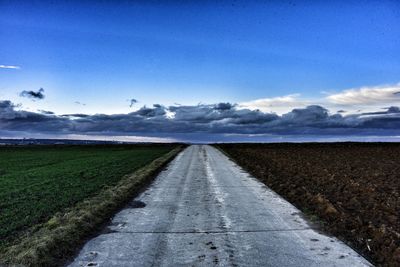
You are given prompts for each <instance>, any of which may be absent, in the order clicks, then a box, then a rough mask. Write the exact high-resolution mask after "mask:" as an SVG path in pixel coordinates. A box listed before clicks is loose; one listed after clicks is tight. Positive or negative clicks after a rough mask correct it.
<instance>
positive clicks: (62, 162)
mask: <svg viewBox="0 0 400 267" xmlns="http://www.w3.org/2000/svg"><path fill="white" fill-rule="evenodd" d="M173 147H174V146H172V145H171V146H166V145H159V146H157V145H156V146H150V145H148V146H146V145H102V146H100V145H99V146H57V147H56V146H37V147H34V146H32V147H0V240H1V241H0V248H1V247H2V246H3V247H4V245H6V244H7V243H8V242H9V241H10V240H12V239H14V238H15V237H17V236H18V234H19V233H21V231H23V230H25V229H27V228H30V227H32V226H34V225H36V224H38V223H42V222H45V221H47V220H48V219H49V218H50V217H51V216H52V215H54V214H55V213H57V212H60V211H63V210H65V209H66V208H68V207H71V206H73V205H74V204H75V203H77V202H79V201H81V200H83V199H85V198H87V197H90V196H93V195H94V194H96V192H99V190H101V189H102V188H104V187H106V186H113V185H115V184H116V183H117V182H118V181H119V180H120V179H121V177H123V176H124V175H126V174H129V173H132V172H133V171H135V170H136V169H138V168H140V167H142V166H144V165H146V164H147V163H149V162H151V161H152V160H154V159H156V158H157V157H159V156H161V155H163V154H165V153H167V152H168V151H170V150H171V149H172V148H173Z"/></svg>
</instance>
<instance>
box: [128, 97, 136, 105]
mask: <svg viewBox="0 0 400 267" xmlns="http://www.w3.org/2000/svg"><path fill="white" fill-rule="evenodd" d="M129 101H130V104H129V107H133V105H135V104H136V103H137V102H138V101H137V100H136V99H134V98H132V99H130V100H129Z"/></svg>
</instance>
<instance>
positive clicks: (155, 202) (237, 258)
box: [70, 146, 371, 266]
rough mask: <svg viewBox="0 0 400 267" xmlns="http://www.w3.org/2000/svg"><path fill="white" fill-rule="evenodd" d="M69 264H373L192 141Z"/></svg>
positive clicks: (220, 156) (218, 155)
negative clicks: (319, 229) (314, 227)
mask: <svg viewBox="0 0 400 267" xmlns="http://www.w3.org/2000/svg"><path fill="white" fill-rule="evenodd" d="M70 266H371V264H369V262H367V261H366V260H365V259H364V258H362V257H361V256H359V255H358V254H357V253H356V252H355V251H353V250H352V249H351V248H349V247H348V246H346V245H345V244H343V243H342V242H340V241H339V240H337V239H336V238H334V237H329V236H327V235H324V234H321V233H319V232H318V231H316V230H314V229H313V227H312V226H311V224H309V223H308V222H307V221H306V220H305V219H303V217H302V215H301V212H299V210H298V209H296V208H295V207H294V206H292V205H291V204H289V203H288V202H287V201H285V200H284V199H282V198H281V197H279V196H278V195H277V194H276V193H274V192H273V191H271V190H270V189H268V188H267V187H265V186H264V185H263V184H262V183H260V182H258V181H257V180H256V179H255V178H252V177H250V176H249V174H247V173H246V172H244V171H243V170H242V169H241V168H240V167H238V166H237V165H236V164H234V163H233V162H232V161H230V160H229V159H228V158H227V157H226V156H225V155H224V154H222V153H221V152H220V151H218V150H217V149H215V148H213V147H211V146H190V147H188V148H187V149H186V150H184V151H183V152H182V153H180V154H179V155H178V156H177V157H176V158H175V160H173V161H172V162H171V163H170V164H169V166H168V168H167V169H166V170H164V171H163V172H161V173H160V174H159V176H158V177H157V179H156V180H155V182H154V183H153V184H152V186H151V187H149V188H148V190H147V191H145V192H144V193H142V194H141V195H140V196H139V197H138V198H136V199H134V200H132V202H131V203H130V204H129V205H128V206H127V207H126V208H125V209H123V210H122V211H120V212H119V213H118V214H116V215H115V217H114V218H113V219H112V221H111V223H110V225H108V227H107V229H105V231H104V232H103V233H101V234H100V235H99V236H97V237H95V238H93V239H92V240H90V241H89V242H87V243H86V245H85V246H84V247H83V249H82V250H81V251H80V253H79V255H78V256H77V257H76V258H75V260H74V261H73V262H72V264H71V265H70Z"/></svg>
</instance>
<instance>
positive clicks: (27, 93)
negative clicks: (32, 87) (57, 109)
mask: <svg viewBox="0 0 400 267" xmlns="http://www.w3.org/2000/svg"><path fill="white" fill-rule="evenodd" d="M43 93H44V89H43V88H40V89H39V91H37V92H35V91H26V90H24V91H22V92H21V93H20V94H19V95H20V96H22V97H28V98H31V99H34V100H35V99H43V98H44V94H43Z"/></svg>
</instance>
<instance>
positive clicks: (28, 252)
mask: <svg viewBox="0 0 400 267" xmlns="http://www.w3.org/2000/svg"><path fill="white" fill-rule="evenodd" d="M183 148H184V146H178V147H177V148H174V149H173V150H171V151H169V152H167V153H166V154H164V155H162V156H161V157H159V158H157V159H155V160H153V161H152V162H151V163H149V164H147V165H146V166H144V167H142V168H140V169H138V170H136V171H135V172H133V173H132V174H129V175H126V176H124V177H123V178H121V180H120V181H119V182H118V183H117V184H116V185H115V186H112V187H107V188H105V189H103V190H102V191H100V192H99V193H98V194H97V195H95V196H93V197H91V198H89V199H86V200H84V201H81V202H79V203H78V204H77V205H75V206H74V207H72V208H69V209H68V210H67V211H66V212H64V213H59V214H56V215H55V216H53V217H52V218H51V219H50V220H48V221H47V222H46V223H43V224H42V225H40V226H39V227H38V229H37V230H35V231H34V232H33V233H32V234H29V233H28V234H26V235H25V236H24V237H22V238H21V239H20V240H19V241H18V242H17V243H15V244H13V245H11V246H10V247H9V248H7V249H6V250H5V251H4V252H3V253H2V254H0V258H1V260H0V266H3V265H6V266H7V265H12V266H14V265H18V266H21V265H22V266H58V265H60V263H62V262H65V261H66V260H67V259H68V257H69V256H71V255H72V254H73V253H75V252H76V250H77V248H80V247H81V245H82V244H83V242H84V241H85V240H86V239H87V238H88V237H89V236H91V235H93V234H94V233H95V232H96V231H98V230H100V229H101V227H102V226H103V225H104V223H105V222H107V220H108V219H109V218H110V217H111V216H112V215H113V214H114V213H115V212H117V211H118V210H119V209H120V208H122V207H123V206H124V205H125V204H126V203H127V202H128V201H129V200H130V199H132V198H134V197H135V196H137V195H138V194H139V193H140V192H141V190H142V189H144V188H145V187H146V186H147V185H148V184H150V183H151V182H152V181H153V180H154V178H155V177H156V176H157V174H158V173H159V172H160V171H161V170H162V169H163V168H164V167H165V166H166V165H167V164H168V163H169V162H170V161H172V160H173V159H174V158H175V156H176V155H177V154H178V153H179V152H180V151H181V150H182V149H183ZM35 228H36V227H35Z"/></svg>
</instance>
